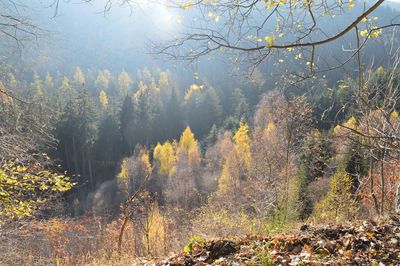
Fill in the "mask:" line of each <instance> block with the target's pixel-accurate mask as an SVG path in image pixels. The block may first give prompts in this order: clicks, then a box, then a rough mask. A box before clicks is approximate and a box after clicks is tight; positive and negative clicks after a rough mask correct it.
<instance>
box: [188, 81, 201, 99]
mask: <svg viewBox="0 0 400 266" xmlns="http://www.w3.org/2000/svg"><path fill="white" fill-rule="evenodd" d="M203 88H204V86H199V85H197V84H192V85H190V87H189V89H188V90H187V92H186V93H185V97H184V100H185V101H189V100H190V98H191V97H192V95H193V94H194V93H196V92H200V91H201V90H202V89H203Z"/></svg>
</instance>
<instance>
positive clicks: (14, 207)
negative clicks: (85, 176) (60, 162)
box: [0, 161, 74, 221]
mask: <svg viewBox="0 0 400 266" xmlns="http://www.w3.org/2000/svg"><path fill="white" fill-rule="evenodd" d="M39 169H42V167H41V165H40V164H39V163H36V164H35V165H33V166H28V167H25V166H21V165H19V164H16V163H15V162H13V161H8V162H5V163H4V164H3V165H1V166H0V221H1V220H2V219H4V218H11V219H20V218H24V217H26V216H31V215H32V214H33V212H34V211H35V210H36V209H37V208H38V207H39V206H40V205H42V204H43V203H45V202H46V200H47V198H48V197H49V196H50V195H51V194H54V193H57V192H65V191H68V190H70V189H71V188H72V186H73V185H74V183H72V182H71V181H70V179H69V177H66V176H65V175H63V174H59V173H55V172H51V171H49V170H39Z"/></svg>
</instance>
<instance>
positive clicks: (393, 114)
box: [390, 111, 399, 122]
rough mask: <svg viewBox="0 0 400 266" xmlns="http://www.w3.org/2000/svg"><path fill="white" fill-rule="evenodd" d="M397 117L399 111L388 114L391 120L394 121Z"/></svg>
mask: <svg viewBox="0 0 400 266" xmlns="http://www.w3.org/2000/svg"><path fill="white" fill-rule="evenodd" d="M397 118H399V113H398V112H397V111H393V112H392V113H391V114H390V120H391V121H392V122H394V121H396V120H397Z"/></svg>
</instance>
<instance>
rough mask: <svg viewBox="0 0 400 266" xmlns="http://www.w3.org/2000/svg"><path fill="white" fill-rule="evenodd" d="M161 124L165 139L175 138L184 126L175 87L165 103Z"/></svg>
mask: <svg viewBox="0 0 400 266" xmlns="http://www.w3.org/2000/svg"><path fill="white" fill-rule="evenodd" d="M162 124H163V125H164V126H163V127H164V130H165V134H164V135H163V137H164V138H166V139H177V138H178V137H179V135H180V134H181V132H182V131H183V129H184V127H185V125H184V118H183V110H182V107H181V104H180V102H179V100H178V96H177V95H176V91H175V89H172V92H171V96H170V98H169V101H168V102H167V103H166V104H165V108H164V112H163V118H162Z"/></svg>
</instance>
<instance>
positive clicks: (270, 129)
mask: <svg viewBox="0 0 400 266" xmlns="http://www.w3.org/2000/svg"><path fill="white" fill-rule="evenodd" d="M275 132H276V125H275V123H274V122H273V121H270V122H269V123H268V125H267V126H266V127H265V129H264V138H270V137H271V136H272V135H273V134H274V133H275Z"/></svg>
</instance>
